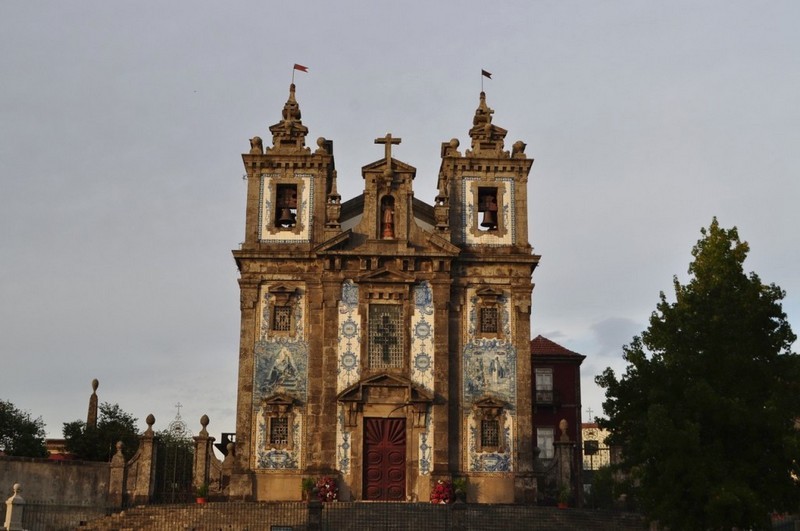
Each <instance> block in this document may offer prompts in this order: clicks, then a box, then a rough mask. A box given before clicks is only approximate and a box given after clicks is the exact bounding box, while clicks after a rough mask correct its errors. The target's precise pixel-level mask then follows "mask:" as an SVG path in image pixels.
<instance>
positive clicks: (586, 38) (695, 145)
mask: <svg viewBox="0 0 800 531" xmlns="http://www.w3.org/2000/svg"><path fill="white" fill-rule="evenodd" d="M799 20H800V3H798V2H796V1H794V0H791V1H781V0H772V1H758V0H747V1H736V0H725V1H713V0H709V1H702V2H697V1H696V0H691V1H673V2H656V1H641V0H630V1H622V0H608V1H604V2H591V1H583V2H576V1H570V0H553V1H538V0H533V1H531V0H525V1H516V2H478V1H462V2H455V1H442V2H430V1H406V2H366V1H364V2H356V1H351V0H340V1H338V2H301V1H298V2H269V1H263V0H262V1H253V2H244V1H230V2H187V1H171V2H155V1H141V0H140V1H136V2H133V1H117V2H108V1H106V0H102V1H100V0H84V1H81V2H57V1H49V2H48V1H36V0H25V1H22V0H6V1H4V2H1V3H0V49H2V50H3V52H2V53H0V227H2V231H0V399H4V400H10V401H11V402H13V403H14V404H15V405H16V406H17V407H18V408H21V409H23V410H26V411H29V412H30V413H31V414H32V415H33V416H34V417H39V416H41V417H42V418H43V420H44V422H45V424H46V430H47V434H48V436H49V437H60V436H61V428H62V425H63V423H64V422H69V421H73V420H76V419H85V418H86V411H87V405H88V399H89V395H90V393H91V381H92V379H93V378H97V379H98V380H99V381H100V387H99V389H98V395H99V399H100V401H101V402H109V403H112V404H114V403H117V404H119V405H120V406H121V407H122V409H123V410H125V411H128V412H129V413H131V414H132V415H133V416H135V417H137V418H138V419H139V420H140V422H139V425H140V426H141V427H142V428H144V427H145V425H144V419H145V417H147V415H148V414H149V413H152V414H154V415H155V417H156V425H155V428H156V429H164V428H166V427H167V425H168V423H169V422H170V421H172V420H173V419H174V418H175V415H176V413H177V412H178V411H180V414H181V416H182V418H183V420H185V421H186V422H187V424H188V427H189V429H190V430H191V431H193V432H195V433H197V432H198V431H199V430H200V424H199V418H200V416H201V415H203V414H208V416H209V417H210V419H211V422H210V424H209V431H210V432H211V434H212V435H214V436H216V437H219V434H220V433H221V432H230V431H234V430H235V399H236V386H237V371H238V348H239V347H238V341H239V289H238V284H237V278H238V274H237V270H236V265H235V263H234V261H233V258H232V256H231V250H232V249H234V248H236V247H238V244H239V242H241V241H242V240H243V239H244V219H245V211H244V207H245V190H246V181H244V180H243V178H242V177H243V174H244V167H243V165H242V160H241V153H245V152H247V151H248V150H249V142H248V139H249V138H251V137H253V136H256V135H258V136H261V137H262V138H264V139H265V143H267V139H269V138H270V134H269V129H268V127H269V126H270V125H272V124H274V123H276V122H278V121H279V120H280V117H281V115H280V112H281V109H282V107H283V104H284V102H285V101H286V98H287V95H288V88H289V83H290V82H291V75H292V65H293V64H294V63H299V64H302V65H305V66H307V67H308V69H309V72H308V73H301V72H298V73H297V75H296V79H295V82H296V84H297V99H298V102H299V104H300V108H301V110H302V113H303V123H304V124H305V125H306V126H307V127H308V128H309V135H308V140H309V144H310V145H311V146H312V147H313V146H314V145H315V142H314V141H315V139H316V138H318V137H320V136H324V137H325V138H328V139H331V140H333V142H334V153H335V156H336V166H337V170H338V176H339V180H338V184H339V192H340V193H341V194H342V196H343V199H344V200H346V199H349V198H351V197H354V196H356V195H358V194H359V193H361V191H362V189H363V188H362V177H361V174H360V168H361V167H362V166H364V165H367V164H369V163H371V162H373V161H375V160H378V159H380V158H382V157H383V147H382V146H376V145H374V143H373V140H374V139H375V138H377V137H379V136H383V135H384V134H385V133H387V132H391V133H392V134H393V135H394V136H396V137H401V138H402V144H400V145H399V146H394V148H393V151H392V153H393V156H394V157H395V158H397V159H399V160H402V161H404V162H406V163H408V164H411V165H412V166H415V167H416V168H417V177H416V179H415V182H414V187H415V195H416V197H418V198H420V199H422V200H423V201H426V202H428V203H431V204H432V203H433V199H434V197H435V195H436V177H437V174H438V168H439V163H440V158H439V155H440V153H439V150H440V145H441V143H442V142H446V141H448V140H450V139H451V138H458V139H459V140H460V142H461V146H462V149H463V148H464V146H468V145H469V136H468V131H469V128H470V127H471V125H472V117H473V114H474V111H475V108H476V107H477V105H478V97H479V93H480V90H481V76H480V71H481V69H485V70H487V71H489V72H491V73H492V74H493V76H492V79H491V80H488V79H487V80H485V82H484V85H483V86H484V90H485V91H486V94H487V102H488V104H489V106H490V107H492V108H493V109H494V110H495V114H494V123H495V124H496V125H499V126H500V127H503V128H505V129H507V130H508V136H507V137H506V147H507V148H508V149H510V146H511V144H513V143H514V142H515V141H516V140H523V141H524V142H526V143H527V145H528V147H527V149H526V154H527V155H528V156H529V157H532V158H534V159H535V162H534V165H533V170H532V172H531V176H530V180H529V190H528V216H529V230H530V234H529V237H530V241H531V243H532V244H533V246H534V251H535V252H536V253H537V254H540V255H541V256H542V259H541V263H540V266H539V267H538V268H537V269H536V271H535V272H534V275H533V280H534V283H535V285H536V287H535V289H534V294H533V313H532V331H533V336H532V337H535V336H536V335H538V334H541V335H544V336H545V337H547V338H549V339H551V340H553V341H556V342H557V343H559V344H561V345H563V346H565V347H567V348H569V349H571V350H574V351H576V352H579V353H581V354H584V355H586V360H585V361H584V363H583V366H582V393H583V408H584V418H587V417H588V416H589V409H591V411H592V412H591V415H592V416H595V415H599V414H600V412H601V410H602V405H601V404H602V399H603V398H602V397H603V392H602V390H601V389H599V388H598V387H597V386H596V385H595V384H594V382H593V379H594V376H595V375H596V374H598V373H600V372H601V371H602V370H603V369H604V368H605V367H609V366H610V367H613V368H615V370H617V371H620V370H621V369H623V368H624V365H625V364H624V361H623V360H622V357H621V356H622V346H623V345H625V344H627V343H629V342H630V340H631V338H632V337H633V336H634V335H636V334H638V333H640V332H641V331H642V330H644V329H645V328H646V326H647V320H648V318H649V316H650V314H651V312H652V311H653V310H654V309H655V306H656V303H657V302H658V296H659V292H660V291H662V290H663V291H665V292H666V293H667V294H668V295H669V294H670V293H671V291H672V279H673V276H674V275H677V277H678V278H679V279H680V280H682V281H686V280H687V278H688V275H687V268H688V265H689V262H690V260H691V254H690V253H691V248H692V246H693V245H694V244H695V243H696V242H697V240H698V239H699V238H700V229H701V227H707V226H708V225H709V224H710V223H711V220H712V218H713V217H714V216H717V218H718V219H719V222H720V224H721V225H722V226H723V227H726V228H727V227H731V226H734V225H735V226H737V227H738V228H739V233H740V236H741V238H742V239H743V240H746V241H748V242H749V243H750V247H751V252H750V255H749V258H748V260H747V262H745V268H746V269H747V270H748V271H756V272H757V273H758V274H759V275H760V276H761V278H762V280H764V281H765V282H769V283H773V282H774V283H776V284H778V285H779V286H781V287H782V288H783V289H784V290H786V292H787V296H786V298H785V299H784V303H783V304H784V310H785V311H786V313H787V314H788V316H789V320H790V322H791V324H792V326H793V328H794V330H795V332H800V268H799V267H797V264H798V263H800V246H799V245H798V236H797V230H798V228H800V208H797V203H798V199H800V184H799V183H800V180H799V179H798V178H797V173H798V169H799V168H800V162H798V158H797V152H798V148H797V146H800V98H798V96H797V94H798V93H799V92H800V33H798V31H797V23H798V21H799ZM795 350H797V344H795ZM178 403H180V404H182V408H181V409H180V410H179V409H178V408H176V404H178Z"/></svg>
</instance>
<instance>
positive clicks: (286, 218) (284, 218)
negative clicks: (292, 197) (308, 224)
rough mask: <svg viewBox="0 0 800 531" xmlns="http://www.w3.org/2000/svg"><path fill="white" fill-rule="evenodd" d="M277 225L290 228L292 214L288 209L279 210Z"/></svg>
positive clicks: (292, 222)
mask: <svg viewBox="0 0 800 531" xmlns="http://www.w3.org/2000/svg"><path fill="white" fill-rule="evenodd" d="M278 225H280V226H281V227H291V226H292V225H294V214H292V211H291V210H290V209H288V208H282V209H281V215H280V216H279V217H278Z"/></svg>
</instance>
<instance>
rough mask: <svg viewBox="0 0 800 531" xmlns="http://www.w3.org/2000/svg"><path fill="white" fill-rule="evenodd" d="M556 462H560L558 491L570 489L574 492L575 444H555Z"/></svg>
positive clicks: (557, 481)
mask: <svg viewBox="0 0 800 531" xmlns="http://www.w3.org/2000/svg"><path fill="white" fill-rule="evenodd" d="M553 449H554V451H555V458H556V462H558V473H557V476H556V484H557V485H558V490H559V491H561V490H562V489H565V488H566V489H569V490H570V492H572V453H573V451H574V450H575V443H572V442H554V443H553Z"/></svg>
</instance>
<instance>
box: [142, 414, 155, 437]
mask: <svg viewBox="0 0 800 531" xmlns="http://www.w3.org/2000/svg"><path fill="white" fill-rule="evenodd" d="M144 421H145V422H146V423H147V430H145V432H144V434H145V435H153V424H155V423H156V417H155V416H154V415H153V414H152V413H150V414H149V415H147V418H146V419H144Z"/></svg>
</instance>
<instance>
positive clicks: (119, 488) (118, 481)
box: [108, 441, 125, 507]
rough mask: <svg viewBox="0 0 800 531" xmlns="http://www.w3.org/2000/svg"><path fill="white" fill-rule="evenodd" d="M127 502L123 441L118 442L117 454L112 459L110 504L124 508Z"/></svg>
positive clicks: (109, 487)
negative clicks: (124, 503)
mask: <svg viewBox="0 0 800 531" xmlns="http://www.w3.org/2000/svg"><path fill="white" fill-rule="evenodd" d="M124 501H125V456H124V455H122V441H117V452H116V453H115V454H114V457H112V458H111V466H110V477H109V480H108V503H109V504H111V506H113V507H122V504H123V502H124Z"/></svg>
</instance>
